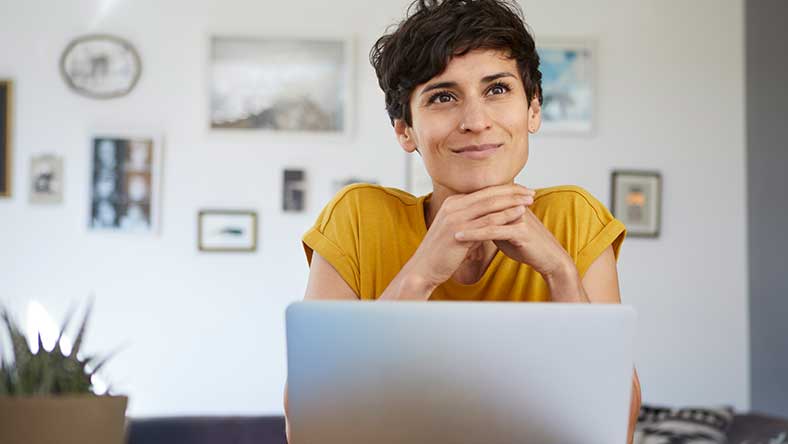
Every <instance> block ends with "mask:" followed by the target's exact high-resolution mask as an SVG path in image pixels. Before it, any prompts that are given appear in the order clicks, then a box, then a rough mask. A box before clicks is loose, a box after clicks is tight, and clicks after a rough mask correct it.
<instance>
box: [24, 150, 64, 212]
mask: <svg viewBox="0 0 788 444" xmlns="http://www.w3.org/2000/svg"><path fill="white" fill-rule="evenodd" d="M62 202H63V158H62V157H59V156H55V155H53V154H44V155H41V156H34V157H33V158H32V159H31V160H30V203H32V204H59V203H62Z"/></svg>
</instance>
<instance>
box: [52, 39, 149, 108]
mask: <svg viewBox="0 0 788 444" xmlns="http://www.w3.org/2000/svg"><path fill="white" fill-rule="evenodd" d="M60 74H61V76H62V77H63V80H64V81H65V82H66V85H68V87H69V88H71V89H72V90H73V91H74V92H76V93H78V94H81V95H83V96H86V97H91V98H94V99H112V98H115V97H122V96H125V95H126V94H128V93H130V92H131V90H132V89H134V86H136V85H137V81H139V79H140V75H141V74H142V61H141V59H140V56H139V54H138V53H137V50H136V49H134V46H132V44H131V43H129V42H127V41H126V40H123V39H121V38H119V37H115V36H112V35H105V34H96V35H86V36H82V37H79V38H76V39H74V40H72V41H71V42H70V43H69V44H68V46H66V49H64V50H63V54H62V55H61V57H60Z"/></svg>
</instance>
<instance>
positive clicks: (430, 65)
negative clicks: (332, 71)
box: [369, 0, 542, 126]
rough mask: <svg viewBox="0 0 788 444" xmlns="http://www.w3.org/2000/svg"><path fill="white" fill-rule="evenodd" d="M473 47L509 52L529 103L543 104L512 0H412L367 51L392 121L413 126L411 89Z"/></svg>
mask: <svg viewBox="0 0 788 444" xmlns="http://www.w3.org/2000/svg"><path fill="white" fill-rule="evenodd" d="M387 32H388V31H387ZM475 49H495V50H504V51H508V55H509V57H510V58H512V59H515V60H516V61H517V67H518V69H519V71H520V77H521V78H522V80H523V87H524V88H525V94H526V97H527V98H528V103H529V105H530V103H531V101H532V100H533V98H534V97H537V98H539V103H542V94H541V91H542V73H541V72H539V54H538V53H537V52H536V44H535V43H534V39H533V37H532V36H531V33H530V32H529V31H528V29H527V27H526V24H525V19H524V16H523V12H522V9H520V7H519V6H518V5H517V3H516V2H515V0H415V1H414V2H413V3H411V5H410V6H409V7H408V12H407V14H406V18H405V19H404V20H403V21H402V22H400V23H399V24H398V25H396V28H395V29H394V30H393V31H392V32H390V33H388V34H385V35H383V36H382V37H381V38H379V39H378V41H377V42H375V44H374V45H373V46H372V50H371V51H370V53H369V60H370V63H372V66H373V67H374V68H375V73H376V74H377V76H378V84H379V85H380V88H381V89H382V90H383V92H384V93H385V95H386V110H387V111H388V114H389V118H391V123H392V124H394V120H395V119H402V120H404V121H405V123H407V124H408V126H413V122H412V117H411V111H410V95H411V93H412V92H413V89H414V88H415V87H416V86H417V85H420V84H422V83H424V82H426V81H428V80H429V79H431V78H433V77H435V76H436V75H438V74H440V73H442V72H443V71H444V70H445V69H446V66H447V65H448V63H449V60H450V59H451V58H452V57H454V56H459V55H463V54H466V53H468V52H469V51H473V50H475Z"/></svg>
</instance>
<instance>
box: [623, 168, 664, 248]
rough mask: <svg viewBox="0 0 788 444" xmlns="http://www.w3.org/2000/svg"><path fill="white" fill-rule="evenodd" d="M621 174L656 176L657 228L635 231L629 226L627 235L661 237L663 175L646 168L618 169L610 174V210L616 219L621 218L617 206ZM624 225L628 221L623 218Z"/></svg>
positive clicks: (643, 176)
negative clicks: (617, 190)
mask: <svg viewBox="0 0 788 444" xmlns="http://www.w3.org/2000/svg"><path fill="white" fill-rule="evenodd" d="M620 176H638V177H641V178H656V179H657V196H656V200H657V203H656V212H657V215H656V222H657V223H656V229H655V230H654V231H633V230H631V229H630V227H629V226H627V237H643V238H657V237H659V234H660V230H661V228H662V175H661V174H660V173H659V172H658V171H644V170H616V171H613V173H612V174H611V175H610V190H611V192H610V194H611V201H610V211H611V212H612V213H613V216H614V217H615V218H616V219H619V220H621V218H620V217H619V211H620V209H618V208H616V201H617V195H616V189H617V188H618V178H619V177H620ZM622 222H624V225H626V221H624V220H622Z"/></svg>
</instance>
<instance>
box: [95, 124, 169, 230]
mask: <svg viewBox="0 0 788 444" xmlns="http://www.w3.org/2000/svg"><path fill="white" fill-rule="evenodd" d="M91 158H92V161H93V167H92V169H91V175H90V215H89V216H90V219H89V223H88V226H89V228H90V229H91V230H93V231H105V232H117V233H142V234H152V233H155V232H156V231H157V230H158V219H159V217H158V204H159V183H160V175H161V171H160V170H161V139H160V138H158V137H153V136H150V135H146V134H132V133H109V134H105V133H102V134H94V135H93V137H92V139H91Z"/></svg>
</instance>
